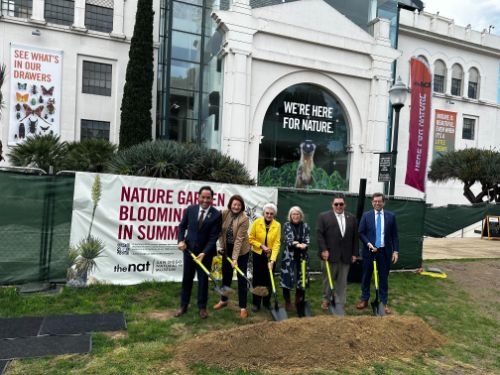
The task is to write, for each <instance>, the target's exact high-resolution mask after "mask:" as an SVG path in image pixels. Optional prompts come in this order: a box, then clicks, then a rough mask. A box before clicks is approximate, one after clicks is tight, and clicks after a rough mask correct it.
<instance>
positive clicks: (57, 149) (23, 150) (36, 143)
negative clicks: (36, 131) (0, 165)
mask: <svg viewBox="0 0 500 375" xmlns="http://www.w3.org/2000/svg"><path fill="white" fill-rule="evenodd" d="M66 154H67V144H66V142H60V141H59V136H55V135H50V134H48V135H35V136H33V137H28V138H26V141H24V142H23V143H20V144H18V145H17V146H15V147H14V148H13V149H12V150H11V152H10V153H9V154H8V158H9V161H10V162H11V163H12V164H13V165H15V166H18V167H35V168H41V169H43V170H44V171H46V172H48V171H49V167H51V166H52V167H53V168H54V172H57V171H58V170H60V168H61V165H62V163H63V161H64V159H65V157H66Z"/></svg>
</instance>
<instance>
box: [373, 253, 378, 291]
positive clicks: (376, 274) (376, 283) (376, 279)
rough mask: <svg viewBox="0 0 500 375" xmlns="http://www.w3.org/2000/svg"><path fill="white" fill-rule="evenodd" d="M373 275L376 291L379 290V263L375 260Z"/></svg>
mask: <svg viewBox="0 0 500 375" xmlns="http://www.w3.org/2000/svg"><path fill="white" fill-rule="evenodd" d="M373 274H374V278H375V289H377V290H378V270H377V261H376V260H375V259H374V260H373Z"/></svg>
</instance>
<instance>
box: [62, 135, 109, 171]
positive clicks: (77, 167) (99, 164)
mask: <svg viewBox="0 0 500 375" xmlns="http://www.w3.org/2000/svg"><path fill="white" fill-rule="evenodd" d="M116 148H117V147H116V145H114V144H112V143H110V142H109V141H107V140H105V139H84V140H83V141H81V142H72V143H69V144H68V154H67V157H66V158H65V160H64V162H63V165H62V168H63V169H67V170H71V171H87V172H103V171H104V168H105V166H106V164H107V163H108V162H109V160H110V159H111V158H112V157H113V155H114V154H115V152H116Z"/></svg>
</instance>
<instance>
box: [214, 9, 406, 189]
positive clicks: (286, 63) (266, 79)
mask: <svg viewBox="0 0 500 375" xmlns="http://www.w3.org/2000/svg"><path fill="white" fill-rule="evenodd" d="M231 10H232V11H231ZM284 14H286V17H284V16H283V15H284ZM312 15H314V17H313V16H312ZM214 19H215V20H216V22H217V23H218V25H219V27H220V28H221V30H222V31H223V32H224V34H225V41H224V50H223V56H224V85H223V87H224V89H223V99H222V101H223V110H222V113H223V122H222V123H223V139H222V151H223V152H225V153H227V154H229V155H231V156H232V157H235V158H236V159H238V160H240V161H241V162H243V163H244V164H245V165H246V166H247V167H248V169H249V171H250V173H251V174H252V175H253V176H254V177H256V176H257V173H258V161H259V147H260V142H261V139H262V125H263V121H264V116H265V113H266V111H267V109H268V107H269V105H270V104H271V102H272V101H273V99H274V98H275V97H276V96H277V95H278V94H279V93H280V92H281V91H283V90H284V89H286V88H288V87H289V86H292V85H295V84H299V83H312V84H316V85H318V86H321V87H323V88H324V89H326V90H327V91H329V92H330V93H331V94H332V95H333V96H335V97H336V98H337V99H338V100H339V102H340V103H341V105H342V106H343V107H344V110H345V114H346V116H347V118H348V123H349V143H350V145H349V146H350V147H349V148H350V150H351V154H350V168H349V175H348V179H349V190H351V191H357V189H358V186H359V179H360V178H367V179H368V187H367V189H368V191H371V192H374V191H380V190H381V189H382V184H380V183H378V182H377V173H378V155H377V154H376V152H381V151H384V150H385V134H386V131H387V109H388V94H387V91H388V89H389V84H390V79H391V63H392V62H393V61H394V59H395V58H396V57H397V56H398V53H397V51H395V50H394V49H392V48H391V47H390V43H389V39H388V36H389V22H388V21H386V20H379V21H378V22H377V23H375V25H374V28H375V30H376V32H375V37H372V36H371V35H369V34H368V33H366V32H365V31H363V30H362V29H360V28H359V27H358V26H356V25H355V24H353V23H352V22H351V21H349V20H348V19H347V18H346V17H344V16H343V15H341V14H340V13H339V12H337V11H336V10H335V9H333V8H332V7H331V6H329V5H328V4H326V3H325V2H323V1H321V0H304V1H300V2H290V3H284V4H280V5H275V6H268V7H263V8H258V9H250V7H249V6H248V0H238V1H234V2H233V3H232V8H231V9H230V11H219V12H216V14H215V15H214ZM331 25H336V27H335V28H332V27H331ZM235 124H237V125H235ZM380 135H382V136H380Z"/></svg>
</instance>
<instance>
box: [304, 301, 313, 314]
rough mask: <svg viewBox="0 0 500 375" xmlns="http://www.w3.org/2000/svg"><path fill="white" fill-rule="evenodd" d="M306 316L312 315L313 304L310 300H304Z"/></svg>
mask: <svg viewBox="0 0 500 375" xmlns="http://www.w3.org/2000/svg"><path fill="white" fill-rule="evenodd" d="M304 316H312V313H311V304H310V303H309V302H308V301H304Z"/></svg>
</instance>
